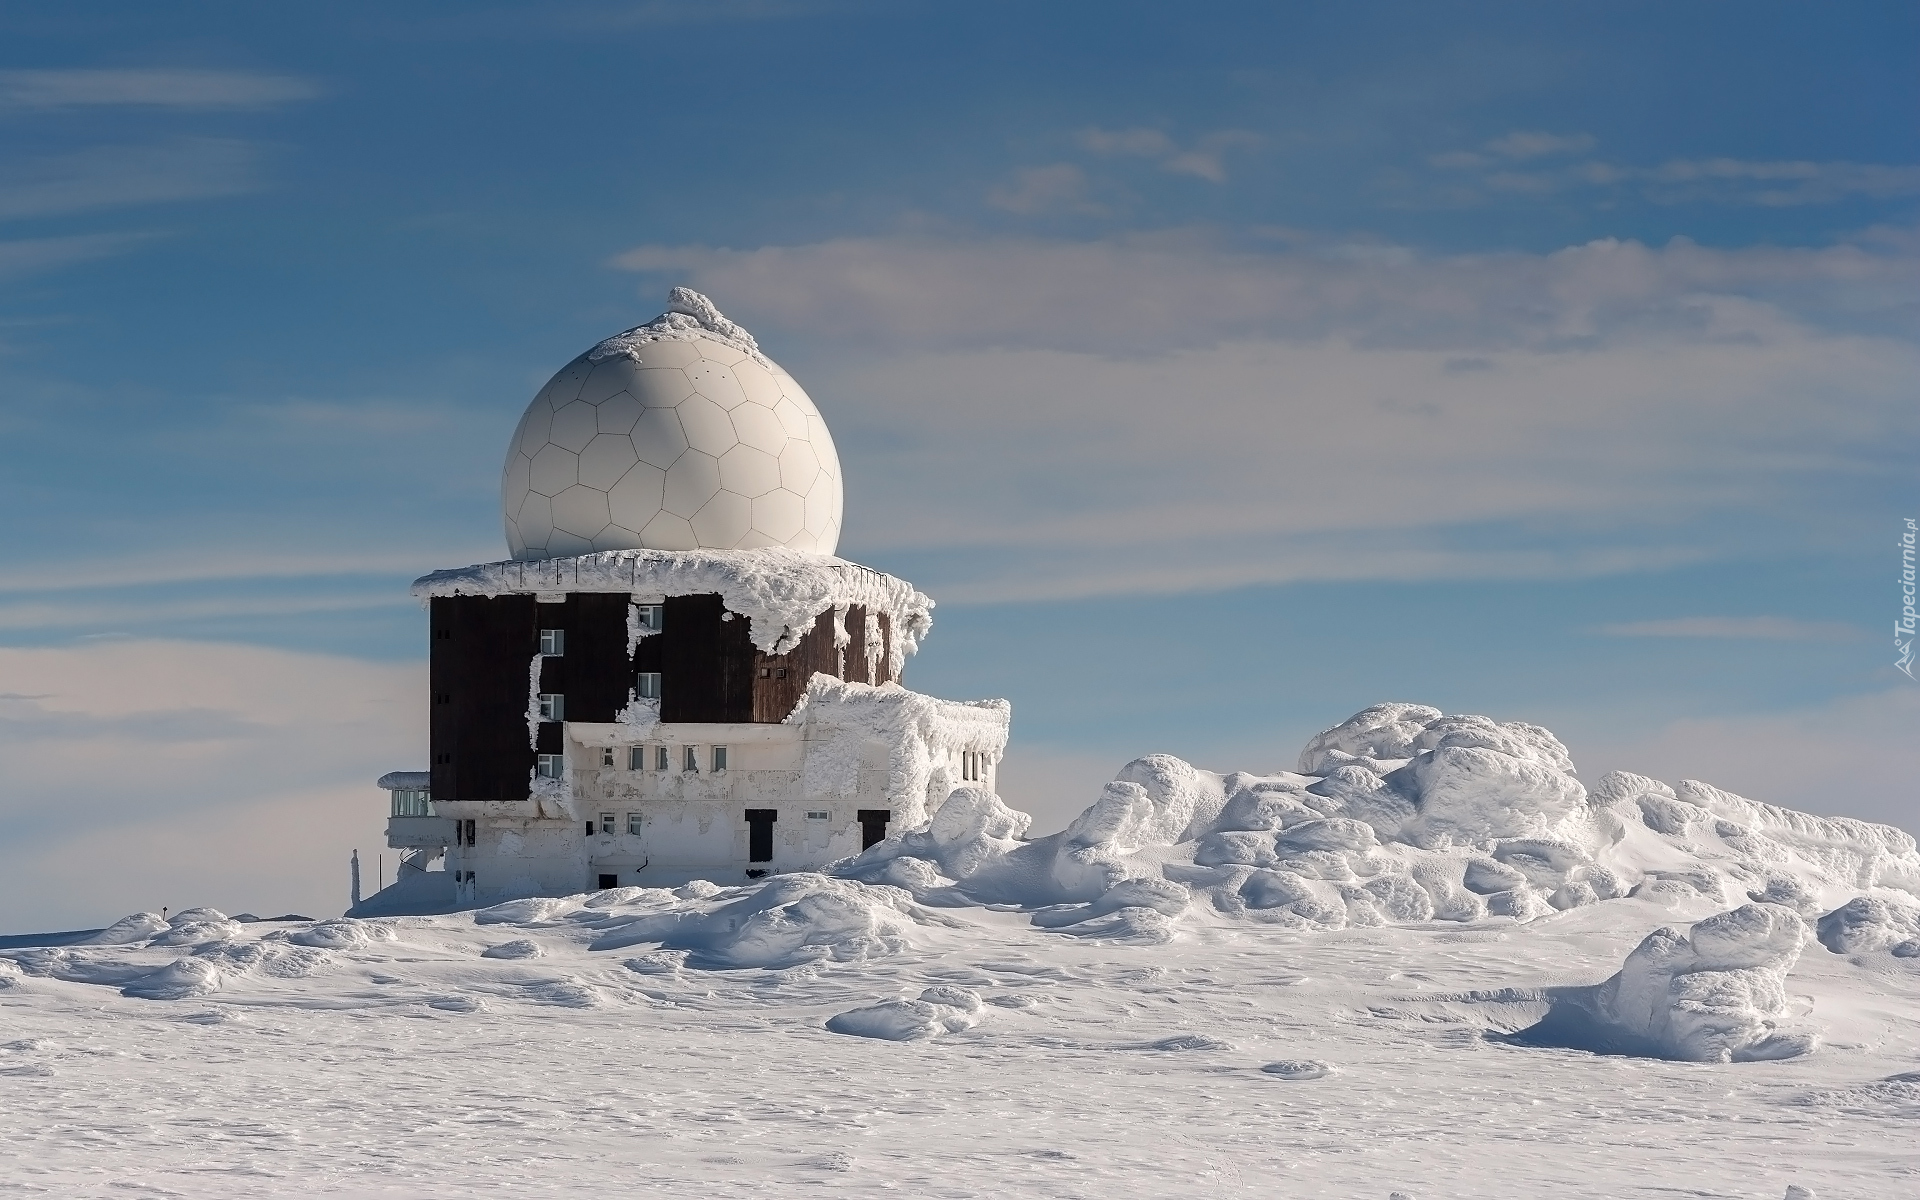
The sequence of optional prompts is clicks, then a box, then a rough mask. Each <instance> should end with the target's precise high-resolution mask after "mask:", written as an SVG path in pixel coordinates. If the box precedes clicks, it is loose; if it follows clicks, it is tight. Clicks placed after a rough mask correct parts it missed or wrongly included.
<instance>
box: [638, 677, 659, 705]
mask: <svg viewBox="0 0 1920 1200" xmlns="http://www.w3.org/2000/svg"><path fill="white" fill-rule="evenodd" d="M633 694H634V695H635V696H638V697H639V698H640V699H642V700H658V699H659V698H660V672H658V671H642V672H640V673H639V674H638V675H635V676H634V677H633Z"/></svg>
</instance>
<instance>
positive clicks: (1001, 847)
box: [837, 704, 1920, 948]
mask: <svg viewBox="0 0 1920 1200" xmlns="http://www.w3.org/2000/svg"><path fill="white" fill-rule="evenodd" d="M1299 766H1300V770H1299V771H1297V772H1280V773H1277V774H1273V775H1255V774H1249V773H1244V772H1237V773H1233V774H1228V775H1220V774H1215V773H1214V772H1211V771H1204V770H1200V769H1198V768H1195V767H1193V766H1192V765H1190V764H1188V763H1185V762H1182V761H1181V760H1179V759H1177V758H1173V757H1171V756H1168V755H1163V754H1156V755H1149V756H1147V757H1145V758H1141V759H1136V760H1135V761H1134V762H1132V763H1129V764H1128V765H1127V766H1126V767H1124V768H1123V769H1122V770H1121V772H1120V773H1119V776H1118V778H1116V779H1115V781H1114V782H1112V783H1110V784H1108V785H1106V787H1105V789H1104V790H1103V791H1102V792H1101V794H1100V796H1099V798H1098V799H1097V800H1096V801H1095V802H1094V803H1093V804H1092V805H1091V806H1090V807H1089V808H1088V809H1087V810H1086V811H1085V812H1083V813H1081V815H1080V816H1079V817H1077V818H1075V820H1074V821H1073V822H1072V824H1070V825H1069V826H1068V827H1067V828H1066V829H1065V830H1064V831H1062V832H1060V833H1056V834H1052V835H1050V836H1047V837H1042V838H1038V839H1035V840H1033V841H1024V840H1022V835H1023V834H1024V833H1025V831H1026V829H1027V827H1028V825H1029V824H1030V822H1029V820H1028V818H1027V817H1026V815H1025V814H1023V813H1018V812H1015V811H1013V810H1011V809H1008V808H1007V807H1006V806H1005V805H1004V804H1003V803H1002V802H1001V801H1000V800H999V799H998V798H997V797H995V796H992V795H989V794H987V793H985V792H982V791H980V790H978V789H962V790H960V791H958V792H955V793H954V794H953V795H952V796H951V797H949V799H948V800H947V802H946V805H945V806H944V807H943V808H942V809H941V810H940V811H939V812H938V813H937V814H936V815H935V817H934V819H933V820H932V821H931V822H930V823H928V824H927V825H926V826H924V827H923V828H920V829H917V830H912V831H909V832H906V833H904V834H902V835H900V836H898V837H895V838H891V839H889V840H888V841H886V842H884V843H882V844H880V845H878V846H875V847H873V848H871V849H869V850H868V851H867V852H865V853H864V854H862V855H860V856H859V857H858V858H855V859H852V860H849V861H847V862H845V863H843V864H840V865H839V866H838V868H837V872H838V873H839V874H842V875H845V876H847V877H849V878H854V879H862V880H867V881H870V882H876V883H878V882H885V883H890V884H893V885H895V886H898V887H902V888H905V889H907V890H908V891H910V892H912V893H913V894H914V896H915V897H916V898H918V899H919V900H921V901H922V902H923V903H927V904H936V905H953V904H969V903H971V904H1013V905H1020V906H1023V907H1027V908H1030V909H1034V910H1036V911H1035V912H1034V913H1033V918H1032V919H1033V921H1034V923H1035V924H1036V925H1039V926H1041V927H1044V928H1050V929H1059V930H1062V931H1066V932H1075V931H1076V926H1078V925H1080V924H1081V923H1083V922H1093V921H1098V920H1101V919H1103V918H1111V917H1113V916H1114V915H1115V914H1121V913H1124V914H1129V915H1128V916H1127V917H1126V918H1125V919H1127V920H1130V921H1133V922H1135V923H1136V924H1139V925H1144V926H1148V927H1150V929H1148V930H1146V931H1145V932H1147V933H1164V932H1165V931H1166V929H1167V921H1168V920H1169V919H1171V918H1175V917H1177V916H1178V915H1179V914H1180V912H1181V911H1182V910H1184V909H1185V908H1186V907H1187V904H1188V902H1189V900H1191V901H1193V902H1197V903H1202V904H1204V905H1206V906H1208V907H1210V908H1211V909H1213V910H1214V911H1216V912H1219V913H1221V914H1225V915H1227V916H1229V917H1233V918H1237V919H1244V920H1247V921H1253V922H1258V923H1262V924H1267V925H1275V926H1281V927H1284V928H1290V929H1300V930H1331V929H1341V928H1348V927H1355V926H1376V925H1396V924H1424V923H1426V922H1432V921H1445V922H1477V921H1483V920H1487V919H1494V918H1507V919H1512V920H1519V921H1528V920H1534V919H1537V918H1540V917H1544V916H1547V915H1550V914H1552V913H1554V912H1559V911H1567V910H1572V909H1579V908H1584V907H1587V906H1590V905H1595V904H1600V903H1604V902H1607V901H1612V900H1618V899H1622V898H1625V897H1628V896H1635V897H1639V898H1642V899H1647V900H1652V901H1654V902H1656V903H1659V904H1662V905H1665V906H1667V907H1670V908H1681V909H1688V910H1693V911H1699V910H1704V909H1710V908H1723V907H1725V906H1726V905H1727V904H1729V903H1737V902H1738V901H1739V900H1741V899H1743V898H1744V899H1751V900H1754V901H1764V902H1766V903H1768V904H1777V905H1783V906H1785V907H1787V908H1790V909H1793V910H1794V911H1795V912H1796V913H1798V914H1799V915H1801V916H1804V917H1813V916H1817V915H1819V914H1820V913H1821V912H1823V911H1825V910H1826V909H1827V908H1831V907H1833V906H1834V905H1837V904H1841V903H1844V902H1846V901H1847V900H1849V899H1851V898H1852V897H1854V896H1856V895H1858V894H1860V893H1863V892H1873V893H1884V894H1885V896H1886V897H1890V898H1882V899H1876V900H1874V901H1873V903H1874V904H1877V905H1879V906H1880V907H1879V908H1875V909H1873V910H1872V912H1871V913H1868V914H1866V915H1864V916H1860V917H1858V918H1843V917H1839V916H1834V917H1831V918H1827V919H1824V920H1823V923H1822V929H1823V933H1822V938H1823V940H1828V934H1827V933H1825V932H1824V931H1825V930H1826V928H1827V926H1828V925H1829V924H1832V925H1834V927H1835V929H1836V930H1839V929H1840V926H1841V925H1846V928H1847V929H1848V930H1852V929H1854V928H1855V927H1858V928H1859V929H1862V930H1867V929H1870V930H1871V932H1844V931H1842V932H1835V933H1834V934H1833V935H1832V938H1833V939H1839V940H1840V941H1845V942H1847V943H1848V944H1859V945H1867V944H1869V943H1871V945H1872V947H1873V948H1883V947H1890V946H1893V945H1896V944H1904V943H1906V942H1907V941H1909V940H1911V939H1913V938H1915V937H1916V936H1920V925H1915V924H1913V922H1912V921H1911V920H1910V919H1909V918H1907V917H1904V916H1901V915H1900V914H1902V913H1906V912H1908V911H1909V910H1908V909H1907V908H1906V907H1902V906H1903V905H1905V904H1911V903H1912V902H1914V901H1915V900H1916V896H1915V893H1920V854H1917V853H1916V851H1915V846H1914V841H1913V838H1912V837H1911V836H1909V835H1908V834H1906V833H1903V832H1901V831H1900V830H1897V829H1893V828H1890V827H1888V826H1884V825H1873V824H1869V823H1867V822H1864V821H1854V820H1848V819H1845V818H1835V817H1817V816H1812V815H1810V814H1807V813H1800V812H1794V811H1791V810H1788V809H1783V808H1777V807H1774V806H1772V805H1766V804H1760V803H1757V802H1755V801H1752V800H1747V799H1745V798H1743V797H1740V796H1736V795H1733V794H1732V793H1729V792H1724V791H1721V790H1719V789H1717V788H1713V787H1709V786H1707V785H1706V784H1703V783H1699V782H1697V781H1694V780H1682V781H1681V782H1680V783H1679V784H1678V785H1676V786H1669V785H1667V784H1665V783H1662V782H1660V781H1658V780H1654V779H1649V778H1646V777H1644V776H1639V775H1632V774H1629V773H1626V772H1613V773H1611V774H1608V775H1606V776H1605V777H1603V778H1602V779H1600V780H1599V781H1598V783H1597V784H1596V785H1595V786H1594V788H1593V789H1592V790H1591V791H1589V790H1588V789H1587V788H1586V787H1585V786H1583V785H1582V784H1581V782H1580V781H1579V779H1578V778H1577V776H1576V774H1575V770H1574V764H1573V761H1572V759H1571V757H1570V756H1569V755H1568V753H1567V750H1566V747H1565V746H1563V745H1561V743H1560V741H1559V740H1558V739H1557V738H1555V737H1554V736H1553V734H1552V733H1550V732H1548V731H1547V730H1545V729H1542V728H1541V727H1539V726H1537V725H1528V724H1523V723H1518V722H1500V721H1495V720H1492V719H1491V718H1488V717H1482V716H1448V715H1446V714H1443V713H1441V712H1440V711H1439V710H1438V709H1434V708H1427V707H1424V706H1421V705H1414V704H1381V705H1376V706H1374V707H1372V708H1369V709H1366V710H1365V711H1363V712H1360V713H1358V714H1356V715H1354V716H1353V717H1351V718H1349V719H1348V720H1346V721H1344V722H1342V723H1341V724H1339V725H1337V726H1335V727H1333V728H1332V729H1329V730H1327V731H1325V732H1323V733H1321V734H1319V735H1318V736H1316V737H1315V738H1313V739H1312V740H1311V741H1310V742H1309V743H1308V745H1307V747H1306V749H1305V750H1304V751H1303V752H1302V754H1301V756H1300V763H1299ZM1889 904H1891V905H1892V906H1893V907H1891V908H1888V907H1887V906H1888V905H1889ZM1889 914H1891V915H1889ZM1849 921H1850V922H1851V924H1848V922H1849ZM1135 932H1136V933H1140V932H1143V931H1140V930H1136V931H1135ZM1829 944H1830V945H1834V946H1836V948H1838V942H1836V941H1832V940H1829Z"/></svg>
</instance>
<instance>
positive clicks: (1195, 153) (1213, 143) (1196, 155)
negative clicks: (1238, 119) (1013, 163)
mask: <svg viewBox="0 0 1920 1200" xmlns="http://www.w3.org/2000/svg"><path fill="white" fill-rule="evenodd" d="M1262 140H1263V139H1262V138H1261V137H1260V135H1259V134H1257V133H1252V132H1249V131H1247V130H1244V129H1222V130H1219V131H1216V132H1214V133H1209V134H1205V135H1203V136H1201V137H1200V138H1198V139H1197V140H1195V141H1194V142H1192V143H1191V144H1189V145H1186V146H1182V145H1180V144H1179V143H1178V142H1176V141H1175V140H1174V139H1173V138H1172V137H1171V136H1169V135H1168V134H1167V133H1166V132H1165V131H1163V130H1159V129H1152V128H1134V129H1100V128H1097V127H1096V128H1092V129H1084V130H1081V132H1080V135H1079V141H1080V145H1081V146H1082V147H1084V148H1085V149H1087V150H1089V151H1091V152H1092V153H1094V154H1099V155H1104V156H1109V157H1111V156H1123V157H1132V158H1147V159H1152V160H1154V161H1155V162H1157V163H1158V164H1159V166H1160V169H1161V170H1163V171H1168V172H1171V173H1172V174H1175V175H1192V176H1194V177H1196V178H1199V179H1205V180H1207V181H1208V182H1210V183H1225V182H1226V181H1227V165H1226V157H1227V154H1228V153H1229V152H1231V151H1237V150H1249V149H1252V148H1254V147H1256V146H1258V145H1260V144H1261V142H1262Z"/></svg>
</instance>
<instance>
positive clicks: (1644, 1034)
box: [1516, 904, 1815, 1062]
mask: <svg viewBox="0 0 1920 1200" xmlns="http://www.w3.org/2000/svg"><path fill="white" fill-rule="evenodd" d="M1809 936H1810V933H1809V930H1808V929H1807V923H1806V921H1805V920H1803V919H1802V918H1801V916H1800V914H1799V913H1796V912H1794V911H1793V910H1792V909H1790V908H1785V907H1782V906H1781V905H1777V904H1747V905H1743V906H1742V907H1740V908H1736V909H1734V910H1732V911H1731V912H1724V913H1720V914H1718V915H1717V916H1713V917H1709V918H1707V919H1706V920H1704V921H1700V922H1698V923H1696V924H1695V925H1694V926H1693V928H1692V930H1691V931H1690V932H1689V933H1687V934H1681V933H1679V932H1677V931H1675V930H1673V929H1656V930H1654V931H1653V932H1652V933H1650V934H1648V935H1647V936H1646V938H1645V940H1643V941H1642V942H1641V943H1640V945H1639V946H1638V947H1636V948H1635V949H1634V951H1633V953H1631V954H1629V955H1628V956H1627V960H1626V962H1625V963H1624V964H1623V965H1622V966H1621V968H1620V971H1619V973H1618V974H1616V975H1614V976H1613V977H1612V978H1611V979H1608V980H1607V981H1606V982H1605V983H1602V984H1599V985H1597V986H1596V987H1592V988H1578V989H1567V990H1566V991H1565V993H1564V994H1563V995H1562V996H1561V997H1559V998H1558V1000H1557V1002H1556V1003H1555V1006H1554V1008H1553V1011H1552V1012H1551V1013H1549V1015H1548V1016H1547V1018H1546V1019H1545V1020H1543V1021H1542V1022H1541V1023H1540V1024H1539V1025H1536V1026H1534V1027H1533V1028H1532V1029H1530V1030H1527V1031H1525V1032H1523V1033H1521V1034H1519V1035H1517V1037H1516V1040H1518V1041H1522V1042H1527V1043H1531V1044H1535V1045H1549V1046H1563V1047H1568V1048H1572V1049H1581V1050H1594V1051H1598V1052H1601V1053H1618V1054H1638V1055H1643V1056H1647V1057H1655V1058H1667V1059H1676V1060H1679V1061H1682V1062H1752V1061H1757V1060H1762V1059H1776V1058H1791V1057H1794V1056H1796V1055H1801V1054H1805V1053H1807V1052H1808V1051H1810V1050H1812V1049H1813V1047H1814V1043H1815V1039H1814V1036H1813V1035H1812V1034H1811V1033H1805V1032H1792V1031H1788V1030H1784V1029H1782V1028H1781V1025H1780V1018H1781V1017H1782V1016H1784V1015H1785V1014H1786V1011H1787V994H1786V979H1787V972H1788V971H1790V970H1792V969H1793V964H1794V963H1795V962H1796V961H1797V960H1798V959H1799V957H1800V950H1801V948H1802V947H1803V946H1804V945H1805V944H1806V943H1807V941H1808V940H1809Z"/></svg>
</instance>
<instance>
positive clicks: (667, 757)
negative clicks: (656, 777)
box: [653, 746, 673, 771]
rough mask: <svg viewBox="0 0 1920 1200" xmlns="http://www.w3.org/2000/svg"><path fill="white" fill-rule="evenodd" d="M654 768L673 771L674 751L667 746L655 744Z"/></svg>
mask: <svg viewBox="0 0 1920 1200" xmlns="http://www.w3.org/2000/svg"><path fill="white" fill-rule="evenodd" d="M653 769H654V770H656V771H671V770H672V769H673V751H671V750H669V749H667V748H666V747H665V746H655V747H654V748H653Z"/></svg>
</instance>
